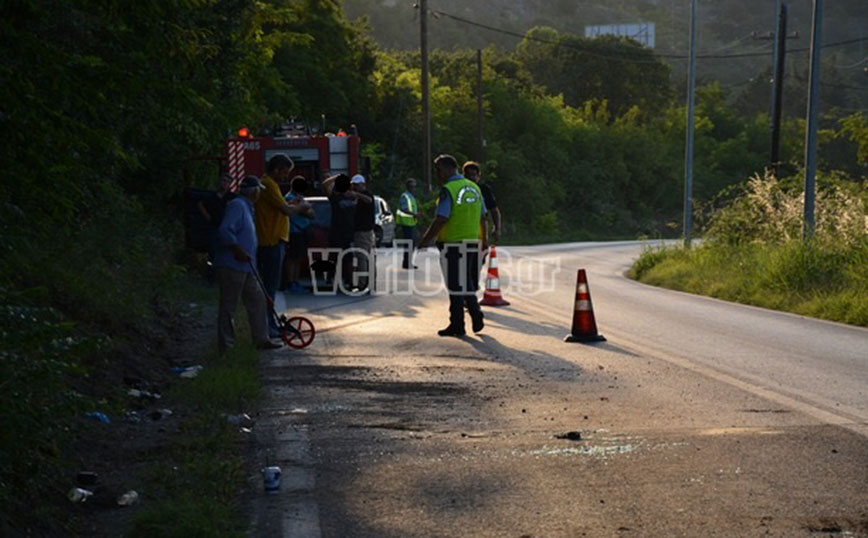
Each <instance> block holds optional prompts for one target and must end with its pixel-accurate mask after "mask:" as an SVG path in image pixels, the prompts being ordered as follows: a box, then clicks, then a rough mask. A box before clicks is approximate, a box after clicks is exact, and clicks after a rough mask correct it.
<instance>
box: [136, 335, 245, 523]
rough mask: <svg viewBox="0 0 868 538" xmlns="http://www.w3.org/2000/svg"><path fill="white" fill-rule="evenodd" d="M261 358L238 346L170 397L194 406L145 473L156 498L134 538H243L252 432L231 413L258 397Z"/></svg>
mask: <svg viewBox="0 0 868 538" xmlns="http://www.w3.org/2000/svg"><path fill="white" fill-rule="evenodd" d="M257 362H258V355H257V353H256V351H255V350H254V349H253V348H251V347H237V348H235V349H233V350H230V351H229V352H227V353H226V355H224V356H223V357H216V356H214V357H212V358H211V360H209V361H207V362H206V367H205V369H203V370H202V371H201V373H200V374H199V376H197V377H196V378H194V379H192V380H190V381H189V382H179V383H178V384H176V385H175V387H174V388H173V389H172V391H171V394H170V398H171V400H173V401H175V402H178V403H179V404H180V405H182V406H184V407H186V408H188V409H189V410H190V413H189V415H190V416H189V417H188V418H186V419H184V420H183V422H182V423H181V425H180V427H179V430H178V433H177V434H176V435H175V436H174V438H173V439H172V440H171V441H170V442H169V444H168V446H166V447H165V448H164V449H163V450H162V451H161V455H160V456H159V457H158V460H157V461H156V462H155V464H154V465H152V466H151V468H150V469H149V471H148V473H147V476H146V477H145V480H146V484H147V488H148V492H149V496H150V497H153V498H155V499H157V501H156V502H154V503H151V504H149V505H147V506H145V507H142V509H141V511H140V512H138V513H137V514H136V517H135V519H134V520H133V523H132V528H131V529H130V532H129V534H128V536H130V537H132V538H138V537H148V538H182V537H185V538H186V537H200V536H201V537H205V536H208V537H211V536H214V537H216V536H220V537H230V538H231V537H239V538H240V537H243V536H245V529H246V527H247V521H246V519H245V517H244V514H243V510H242V507H241V506H239V505H238V498H239V493H240V491H241V489H242V488H243V486H244V481H245V480H244V460H243V452H244V451H243V444H244V438H243V436H244V435H245V434H243V433H240V432H239V427H238V425H234V424H230V423H229V422H227V420H226V417H225V415H226V414H236V413H239V412H242V411H243V410H245V409H247V407H248V406H249V405H251V404H252V403H253V402H255V401H256V400H257V399H258V398H259V392H260V384H259V376H258V373H257Z"/></svg>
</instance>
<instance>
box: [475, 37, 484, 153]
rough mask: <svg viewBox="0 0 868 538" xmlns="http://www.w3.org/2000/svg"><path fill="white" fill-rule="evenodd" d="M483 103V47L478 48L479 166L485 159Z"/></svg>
mask: <svg viewBox="0 0 868 538" xmlns="http://www.w3.org/2000/svg"><path fill="white" fill-rule="evenodd" d="M482 104H483V103H482V49H476V143H477V149H476V159H477V160H478V161H479V166H482V163H483V162H484V161H485V136H484V132H483V124H482V121H483V119H484V116H483V109H482Z"/></svg>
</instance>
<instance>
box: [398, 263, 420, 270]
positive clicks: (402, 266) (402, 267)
mask: <svg viewBox="0 0 868 538" xmlns="http://www.w3.org/2000/svg"><path fill="white" fill-rule="evenodd" d="M418 268H419V266H418V265H414V266H413V267H412V268H411V267H410V264H407V263H405V264H403V265H401V269H418Z"/></svg>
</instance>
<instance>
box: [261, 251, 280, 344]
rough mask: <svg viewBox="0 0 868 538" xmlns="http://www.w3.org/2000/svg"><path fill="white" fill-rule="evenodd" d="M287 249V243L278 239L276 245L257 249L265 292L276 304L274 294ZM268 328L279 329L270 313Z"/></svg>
mask: <svg viewBox="0 0 868 538" xmlns="http://www.w3.org/2000/svg"><path fill="white" fill-rule="evenodd" d="M285 251H286V243H285V242H284V241H278V242H277V244H276V245H274V246H270V247H259V248H258V249H256V260H257V263H258V265H259V276H260V277H262V282H263V284H265V294H266V295H268V298H269V299H271V303H272V304H274V295H275V294H276V293H277V288H278V287H280V276H281V272H282V271H283V253H284V252H285ZM268 328H269V329H270V330H271V332H272V333H276V332H277V330H278V327H277V320H276V319H274V316H272V315H270V314H269V316H268Z"/></svg>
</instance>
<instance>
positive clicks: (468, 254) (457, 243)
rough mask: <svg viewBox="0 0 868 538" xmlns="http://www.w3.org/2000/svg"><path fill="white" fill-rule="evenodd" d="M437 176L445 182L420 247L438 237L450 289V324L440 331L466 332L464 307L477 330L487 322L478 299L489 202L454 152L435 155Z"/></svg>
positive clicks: (439, 332) (462, 333)
mask: <svg viewBox="0 0 868 538" xmlns="http://www.w3.org/2000/svg"><path fill="white" fill-rule="evenodd" d="M434 168H435V169H436V171H437V178H438V179H439V180H440V181H441V182H443V189H442V190H441V191H440V199H439V201H438V204H437V214H436V216H435V218H434V222H432V223H431V226H430V227H429V228H428V230H427V231H426V232H425V235H424V236H423V237H422V240H421V241H420V242H419V248H425V247H427V246H429V245H430V244H431V243H432V242H433V241H434V238H435V237H436V238H437V248H438V249H440V267H441V269H442V270H443V278H444V280H445V281H446V288H447V289H448V290H449V326H448V327H446V328H445V329H441V330H440V331H438V332H437V334H439V335H440V336H457V337H461V336H464V334H465V331H464V308H465V307H467V310H468V312H469V313H470V319H471V320H472V322H473V332H479V331H481V330H482V328H483V327H484V326H485V323H484V322H483V319H482V318H483V316H482V310H481V309H480V308H479V302H478V301H477V300H476V292H477V291H478V290H479V242H480V222H482V223H483V225H482V230H481V231H482V233H485V232H487V230H486V228H487V224H486V223H485V221H484V220H483V219H484V217H485V202H483V199H482V192H480V190H479V186H478V185H477V184H476V183H474V182H472V181H470V180H469V179H465V178H464V177H463V176H462V175H461V174H460V173H459V172H458V162H457V161H456V160H455V157H452V156H451V155H440V156H439V157H437V158H436V159H434Z"/></svg>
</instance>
